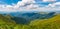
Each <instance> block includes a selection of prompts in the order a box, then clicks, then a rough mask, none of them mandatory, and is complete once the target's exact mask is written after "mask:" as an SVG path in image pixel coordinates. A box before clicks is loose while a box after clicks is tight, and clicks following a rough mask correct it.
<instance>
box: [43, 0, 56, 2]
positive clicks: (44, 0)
mask: <svg viewBox="0 0 60 29" xmlns="http://www.w3.org/2000/svg"><path fill="white" fill-rule="evenodd" d="M55 1H56V0H43V2H55Z"/></svg>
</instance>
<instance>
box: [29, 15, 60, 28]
mask: <svg viewBox="0 0 60 29" xmlns="http://www.w3.org/2000/svg"><path fill="white" fill-rule="evenodd" d="M30 26H31V27H32V29H60V14H59V15H56V16H55V17H52V18H50V19H44V20H35V21H32V22H31V23H30Z"/></svg>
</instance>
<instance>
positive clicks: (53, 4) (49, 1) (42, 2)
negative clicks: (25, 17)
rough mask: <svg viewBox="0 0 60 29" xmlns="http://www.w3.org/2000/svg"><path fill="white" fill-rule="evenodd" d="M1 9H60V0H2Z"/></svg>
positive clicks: (0, 0) (13, 10)
mask: <svg viewBox="0 0 60 29" xmlns="http://www.w3.org/2000/svg"><path fill="white" fill-rule="evenodd" d="M0 11H4V12H16V11H48V12H49V11H60V0H0Z"/></svg>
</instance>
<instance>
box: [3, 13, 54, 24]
mask: <svg viewBox="0 0 60 29" xmlns="http://www.w3.org/2000/svg"><path fill="white" fill-rule="evenodd" d="M54 14H55V12H50V13H47V12H46V13H45V12H44V13H42V12H25V13H24V12H11V13H4V14H3V15H4V16H5V15H10V16H12V17H13V18H12V20H14V21H15V22H16V23H20V24H27V23H29V22H30V21H32V20H36V19H48V18H51V17H53V16H55V15H54Z"/></svg>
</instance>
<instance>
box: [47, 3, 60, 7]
mask: <svg viewBox="0 0 60 29" xmlns="http://www.w3.org/2000/svg"><path fill="white" fill-rule="evenodd" d="M48 6H51V7H60V2H56V3H53V4H49V5H48Z"/></svg>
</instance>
